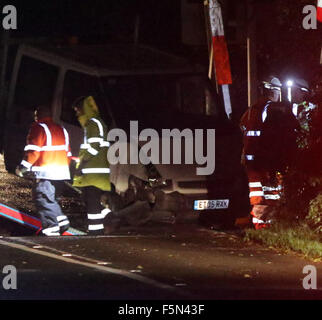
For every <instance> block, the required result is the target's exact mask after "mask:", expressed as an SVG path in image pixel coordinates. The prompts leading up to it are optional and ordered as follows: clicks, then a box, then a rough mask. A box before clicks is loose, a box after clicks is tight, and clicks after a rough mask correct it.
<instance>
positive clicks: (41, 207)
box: [32, 179, 69, 236]
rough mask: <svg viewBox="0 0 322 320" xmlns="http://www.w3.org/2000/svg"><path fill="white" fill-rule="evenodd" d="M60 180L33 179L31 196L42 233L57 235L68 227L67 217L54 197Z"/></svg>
mask: <svg viewBox="0 0 322 320" xmlns="http://www.w3.org/2000/svg"><path fill="white" fill-rule="evenodd" d="M61 183H62V181H53V180H46V179H39V180H38V179H37V180H35V182H34V184H33V188H32V197H33V201H34V204H35V206H36V209H37V213H38V215H39V218H40V220H41V224H42V233H43V234H44V235H47V236H57V235H60V234H62V233H63V232H64V231H66V230H67V229H68V228H69V221H68V218H67V217H66V216H65V215H64V214H63V212H62V210H61V207H60V205H59V203H58V201H57V199H56V189H57V187H58V186H59V184H61Z"/></svg>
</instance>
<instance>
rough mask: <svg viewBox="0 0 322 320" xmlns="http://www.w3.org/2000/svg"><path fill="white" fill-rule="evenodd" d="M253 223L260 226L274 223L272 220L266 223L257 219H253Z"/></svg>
mask: <svg viewBox="0 0 322 320" xmlns="http://www.w3.org/2000/svg"><path fill="white" fill-rule="evenodd" d="M253 223H258V224H269V223H272V220H267V221H264V220H260V219H257V218H253Z"/></svg>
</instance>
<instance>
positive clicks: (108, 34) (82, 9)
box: [11, 0, 180, 45]
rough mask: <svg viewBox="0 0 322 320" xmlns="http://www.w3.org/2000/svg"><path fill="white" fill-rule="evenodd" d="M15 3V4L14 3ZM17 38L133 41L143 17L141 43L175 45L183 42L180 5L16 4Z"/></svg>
mask: <svg viewBox="0 0 322 320" xmlns="http://www.w3.org/2000/svg"><path fill="white" fill-rule="evenodd" d="M11 3H12V2H11ZM14 4H15V5H16V7H17V11H18V23H19V26H18V30H17V32H16V35H17V36H18V35H23V36H49V37H61V36H68V35H76V36H80V37H83V38H87V39H93V41H94V40H95V39H104V40H105V39H106V40H107V41H123V42H127V41H131V40H132V39H133V32H134V25H135V18H136V16H137V15H140V40H141V41H142V42H145V43H147V42H148V43H156V42H157V43H160V44H165V43H167V44H169V45H173V42H175V41H179V40H180V1H176V0H162V1H159V0H148V1H146V0H145V1H144V0H131V1H129V0H108V1H102V0H100V1H99V0H92V1H88V0H82V1H64V0H56V1H52V0H45V1H26V0H16V1H14Z"/></svg>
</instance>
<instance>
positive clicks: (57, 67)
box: [3, 45, 249, 227]
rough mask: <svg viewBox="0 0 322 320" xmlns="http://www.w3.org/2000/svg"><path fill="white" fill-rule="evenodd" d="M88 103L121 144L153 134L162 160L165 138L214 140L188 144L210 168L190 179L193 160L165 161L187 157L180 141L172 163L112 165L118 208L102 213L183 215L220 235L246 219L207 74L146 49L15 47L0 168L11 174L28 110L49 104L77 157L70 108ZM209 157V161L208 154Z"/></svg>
mask: <svg viewBox="0 0 322 320" xmlns="http://www.w3.org/2000/svg"><path fill="white" fill-rule="evenodd" d="M88 95H92V96H93V97H94V98H95V100H96V102H97V104H98V105H99V108H100V111H101V113H102V114H101V115H102V117H103V118H104V120H105V122H106V124H107V125H108V128H109V130H113V129H120V130H123V131H124V133H126V136H127V137H128V139H129V140H130V139H131V125H133V124H135V125H136V126H137V130H138V132H142V131H143V130H145V129H149V130H153V132H154V133H156V134H158V138H157V139H158V146H159V147H160V149H159V152H160V154H158V155H159V156H160V159H162V156H165V153H163V154H162V146H163V142H164V141H163V139H164V136H163V135H162V133H164V130H169V131H170V132H171V131H172V130H178V131H179V132H180V133H182V132H184V130H185V129H189V130H190V132H193V133H195V132H197V130H204V132H207V130H214V132H215V135H214V136H213V139H210V138H209V137H208V136H207V135H206V134H205V135H203V138H202V139H198V140H196V139H195V136H192V139H194V141H193V142H192V145H193V150H192V154H193V155H198V154H199V153H200V152H199V153H198V152H197V151H196V150H203V151H204V154H203V155H200V157H202V156H203V157H206V156H207V157H209V158H207V159H209V160H210V159H214V161H215V163H214V166H213V170H211V172H210V173H211V174H197V172H198V170H197V169H199V170H200V169H202V168H200V166H201V165H200V163H201V162H200V161H199V163H198V161H197V160H198V159H197V157H193V159H192V160H191V157H190V158H189V159H190V160H189V161H185V162H183V163H182V162H180V163H178V162H176V161H173V160H174V158H175V157H176V155H175V153H177V154H178V152H179V153H181V154H182V159H184V157H185V156H187V151H188V150H187V147H186V145H187V140H185V136H184V135H182V136H181V138H179V140H180V141H181V142H182V143H181V145H180V144H179V146H181V150H180V151H178V150H177V147H173V146H174V144H175V143H178V141H176V142H175V141H174V139H172V141H171V143H172V145H171V146H172V147H171V150H172V151H171V152H170V154H167V157H168V158H169V159H170V161H167V162H163V161H158V162H150V163H142V161H138V163H133V161H132V162H131V161H129V162H126V163H124V162H123V163H116V164H113V165H111V168H110V169H111V182H112V183H113V187H114V188H115V191H116V194H117V195H118V200H120V201H119V202H118V201H116V202H114V203H111V202H113V201H112V200H111V199H109V198H108V197H107V198H106V199H105V202H106V205H109V206H110V207H113V206H114V208H112V209H113V210H123V211H124V210H125V211H126V209H127V204H128V203H131V204H135V205H136V206H137V208H138V210H137V211H138V212H139V211H141V209H140V208H141V207H140V205H143V206H145V208H149V210H150V213H151V214H150V215H149V219H150V218H151V216H154V215H155V216H157V215H158V213H160V212H163V213H164V212H169V213H170V214H171V216H172V217H174V219H175V220H180V217H182V216H184V215H185V214H186V213H187V212H188V213H189V214H190V216H192V217H195V218H196V219H199V221H200V222H202V223H206V224H208V225H218V224H219V225H221V226H223V227H230V226H233V224H234V222H235V220H236V218H239V217H245V216H247V215H248V214H249V199H248V184H247V178H246V176H245V173H244V170H243V168H242V167H241V165H240V154H241V134H240V132H239V128H238V127H236V126H234V125H233V124H232V123H231V121H230V120H228V118H227V116H226V114H225V111H224V107H223V105H222V103H220V100H221V99H220V97H219V96H218V95H217V93H216V90H214V88H213V87H212V84H211V83H210V81H209V80H208V78H207V73H206V72H205V71H204V70H202V68H200V67H199V68H197V67H194V66H191V65H190V64H189V63H188V62H187V61H185V60H184V59H181V58H178V57H175V56H172V55H169V54H167V53H164V52H160V51H158V50H155V49H152V48H149V47H144V46H133V47H131V46H129V45H126V46H125V45H105V46H68V47H52V48H48V47H40V46H39V47H38V46H27V45H22V46H20V47H19V48H18V50H17V54H16V58H15V61H14V65H13V70H12V75H11V81H10V88H9V96H8V103H7V105H6V120H5V132H4V140H3V152H4V158H5V164H6V169H7V170H8V171H9V172H13V171H14V169H15V167H16V165H17V164H18V163H19V162H20V160H21V157H22V153H23V148H24V145H25V140H26V135H27V132H28V129H29V127H30V124H31V122H32V121H33V113H32V111H33V108H34V107H35V106H36V105H37V104H40V103H46V102H48V101H49V102H50V103H51V105H52V111H53V115H54V120H55V121H57V122H58V123H61V124H62V125H64V127H65V128H66V129H67V130H68V132H69V135H70V140H71V148H72V153H73V155H77V154H78V150H79V146H80V144H81V142H82V134H83V133H82V129H81V128H80V126H79V124H78V121H77V119H76V117H75V114H74V110H73V109H72V106H71V104H72V102H73V101H74V100H75V98H77V97H79V96H88ZM172 132H173V131H172ZM132 135H133V134H132ZM207 137H208V139H207ZM188 138H189V137H188ZM129 140H128V141H126V142H125V143H126V144H128V146H127V147H129V146H130V145H129V143H130V141H129ZM212 140H213V141H212ZM180 141H179V143H180ZM146 143H149V141H148V139H147V141H139V143H138V148H139V149H140V150H139V152H141V153H142V152H143V151H142V150H144V145H145V144H146ZM202 144H203V146H202ZM209 144H211V148H210V149H209ZM112 146H113V145H112ZM177 146H178V144H177ZM201 147H203V148H201ZM207 148H208V149H207ZM207 150H208V151H209V150H211V152H213V153H215V154H211V155H209V154H208V155H207V154H206V151H207ZM190 151H191V150H190ZM146 156H147V157H148V158H149V157H150V158H151V154H147V155H146ZM204 163H205V165H207V163H206V162H204ZM208 164H209V163H208ZM201 167H202V166H201ZM200 172H202V170H201V171H200ZM124 199H125V200H124ZM120 203H121V204H120ZM132 216H133V217H134V215H132ZM129 220H131V219H129ZM133 221H137V220H135V219H134V218H133ZM141 221H142V220H141ZM133 223H135V222H133Z"/></svg>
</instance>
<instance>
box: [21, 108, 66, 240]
mask: <svg viewBox="0 0 322 320" xmlns="http://www.w3.org/2000/svg"><path fill="white" fill-rule="evenodd" d="M69 157H71V152H70V145H69V137H68V132H67V131H66V129H65V128H64V127H62V126H60V125H58V124H56V123H54V122H53V120H52V118H51V110H50V107H48V106H46V105H43V106H39V107H38V108H37V110H36V111H35V122H34V123H33V124H32V126H31V128H30V130H29V133H28V136H27V144H26V146H25V148H24V157H23V160H22V161H21V164H20V165H19V166H18V167H17V168H16V174H17V175H18V176H23V175H24V174H28V175H31V176H32V177H33V178H34V183H33V188H32V195H33V200H34V203H35V206H36V209H37V213H38V215H39V217H40V220H41V223H42V230H41V232H42V235H45V236H59V235H61V234H62V233H63V232H64V231H66V230H67V229H68V227H69V220H68V218H67V216H65V215H64V214H63V213H62V210H61V207H60V205H59V203H58V202H57V200H56V188H57V187H59V184H60V183H62V181H63V180H69V179H70V172H69Z"/></svg>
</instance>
